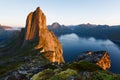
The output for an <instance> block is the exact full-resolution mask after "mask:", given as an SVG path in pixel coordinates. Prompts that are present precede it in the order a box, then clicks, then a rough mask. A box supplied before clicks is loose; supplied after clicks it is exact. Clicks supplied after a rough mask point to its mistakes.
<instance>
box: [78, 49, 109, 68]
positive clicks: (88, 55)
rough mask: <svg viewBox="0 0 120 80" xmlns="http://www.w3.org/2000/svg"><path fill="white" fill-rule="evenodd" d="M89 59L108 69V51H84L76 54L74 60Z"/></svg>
mask: <svg viewBox="0 0 120 80" xmlns="http://www.w3.org/2000/svg"><path fill="white" fill-rule="evenodd" d="M81 60H85V61H89V62H92V63H95V64H97V65H98V66H100V67H101V68H103V69H104V70H108V69H109V68H110V66H111V60H110V57H109V54H108V52H106V51H97V52H91V51H88V52H85V53H83V54H82V55H79V56H77V58H76V61H81Z"/></svg>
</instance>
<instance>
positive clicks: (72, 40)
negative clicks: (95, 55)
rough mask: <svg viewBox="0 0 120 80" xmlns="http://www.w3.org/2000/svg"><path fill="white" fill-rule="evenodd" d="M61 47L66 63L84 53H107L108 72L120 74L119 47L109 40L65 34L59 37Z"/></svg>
mask: <svg viewBox="0 0 120 80" xmlns="http://www.w3.org/2000/svg"><path fill="white" fill-rule="evenodd" d="M59 40H60V42H61V43H62V46H63V52H64V58H65V61H66V62H70V61H72V60H74V59H75V57H76V56H77V55H80V53H82V52H85V51H100V50H105V51H108V53H109V55H110V59H111V68H110V71H112V72H114V73H120V47H119V46H117V45H116V44H114V43H113V42H112V41H111V40H103V39H95V38H94V37H90V38H82V37H79V36H77V35H76V34H74V33H72V34H66V35H62V36H60V37H59Z"/></svg>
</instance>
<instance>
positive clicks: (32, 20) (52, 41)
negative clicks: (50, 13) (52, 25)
mask: <svg viewBox="0 0 120 80" xmlns="http://www.w3.org/2000/svg"><path fill="white" fill-rule="evenodd" d="M34 40H35V42H36V41H38V43H37V45H36V46H35V49H39V48H42V49H43V50H42V52H47V53H48V54H46V57H47V58H48V59H49V60H50V61H51V62H58V63H60V62H64V59H63V56H62V54H63V51H62V45H61V44H60V42H59V41H58V39H57V38H56V36H55V35H54V34H53V32H51V31H49V30H48V28H47V26H46V16H45V15H44V13H43V12H42V10H41V9H40V7H38V8H37V9H36V10H35V11H34V12H32V13H30V14H29V15H28V17H27V21H26V28H25V38H24V43H23V46H24V45H26V44H28V43H29V42H31V41H33V42H34Z"/></svg>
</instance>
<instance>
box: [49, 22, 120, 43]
mask: <svg viewBox="0 0 120 80" xmlns="http://www.w3.org/2000/svg"><path fill="white" fill-rule="evenodd" d="M60 26H61V27H59V28H49V29H50V30H52V31H53V32H54V33H55V34H56V35H57V36H61V35H64V34H69V33H76V34H77V35H78V36H80V37H95V38H98V39H110V40H115V41H116V40H117V41H118V40H120V36H119V35H120V25H117V26H108V25H93V24H80V25H70V26H63V25H60ZM49 27H50V25H49Z"/></svg>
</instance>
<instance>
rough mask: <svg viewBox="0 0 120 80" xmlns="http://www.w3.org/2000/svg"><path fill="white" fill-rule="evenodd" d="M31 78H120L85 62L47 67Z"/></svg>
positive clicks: (39, 79) (79, 79) (53, 79)
mask: <svg viewBox="0 0 120 80" xmlns="http://www.w3.org/2000/svg"><path fill="white" fill-rule="evenodd" d="M32 79H33V80H71V79H73V80H120V75H117V74H113V73H111V72H108V71H104V70H103V69H101V68H100V67H99V66H97V65H95V64H92V63H89V62H86V61H81V62H73V63H69V64H65V65H64V67H63V68H57V69H50V68H49V67H48V69H46V70H44V71H41V72H39V73H37V74H35V75H34V76H33V77H32Z"/></svg>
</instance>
